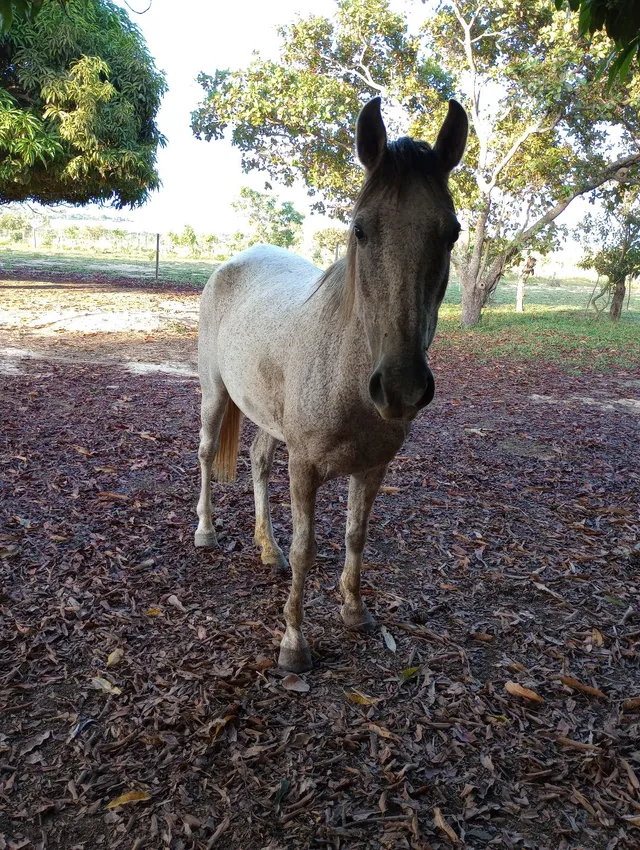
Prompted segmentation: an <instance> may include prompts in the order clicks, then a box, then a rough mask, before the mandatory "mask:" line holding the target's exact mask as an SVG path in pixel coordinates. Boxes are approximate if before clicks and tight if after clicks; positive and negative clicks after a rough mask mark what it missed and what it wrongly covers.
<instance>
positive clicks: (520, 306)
mask: <svg viewBox="0 0 640 850" xmlns="http://www.w3.org/2000/svg"><path fill="white" fill-rule="evenodd" d="M524 281H525V278H524V275H523V274H521V275H519V276H518V286H517V287H516V313H524Z"/></svg>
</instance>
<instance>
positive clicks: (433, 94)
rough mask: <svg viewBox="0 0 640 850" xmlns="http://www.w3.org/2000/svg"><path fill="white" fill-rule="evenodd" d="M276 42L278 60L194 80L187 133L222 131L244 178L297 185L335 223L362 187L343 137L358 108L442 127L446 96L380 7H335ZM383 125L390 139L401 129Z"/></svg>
mask: <svg viewBox="0 0 640 850" xmlns="http://www.w3.org/2000/svg"><path fill="white" fill-rule="evenodd" d="M280 34H281V37H282V39H283V46H282V52H281V56H280V61H279V62H271V61H267V60H263V59H260V58H257V59H256V60H255V61H254V62H253V63H252V64H251V65H250V66H249V67H248V68H247V69H246V70H243V71H233V72H232V71H228V70H217V71H216V72H215V73H214V74H213V75H207V74H204V73H201V74H199V75H198V81H199V82H200V84H201V85H202V86H203V88H204V91H205V98H204V100H203V102H202V104H201V105H200V107H199V108H198V109H197V110H195V111H194V112H193V114H192V128H193V131H194V133H195V135H196V136H197V137H198V138H204V139H206V140H207V141H209V140H211V139H220V138H222V137H223V136H224V135H225V132H226V131H227V130H230V132H231V141H232V144H233V145H234V146H235V147H237V148H239V150H240V151H241V153H242V167H243V169H244V170H245V171H252V170H254V169H257V170H260V171H266V172H267V173H268V174H269V175H270V176H271V177H272V178H273V179H274V180H278V181H279V182H281V183H284V184H285V185H291V184H292V183H293V182H294V181H295V180H300V179H301V180H303V182H304V183H305V184H306V186H307V189H308V190H309V194H310V195H312V196H314V197H315V201H316V202H315V204H314V209H315V210H317V211H319V212H329V213H331V214H332V215H334V216H336V217H337V218H339V219H341V220H343V221H344V220H346V219H347V217H348V214H349V212H350V210H351V206H352V205H353V200H354V198H355V195H356V194H357V192H358V189H359V187H360V183H361V180H362V175H361V170H360V167H359V166H358V164H357V163H356V161H355V158H354V155H353V131H354V127H355V122H356V118H357V116H358V113H359V111H360V108H361V106H362V104H363V102H364V101H365V100H368V99H369V98H370V97H372V96H374V95H375V94H383V95H384V97H385V100H386V101H387V105H388V103H389V101H391V102H394V103H396V104H397V105H400V104H401V103H405V102H409V103H410V104H411V106H412V109H413V111H414V112H416V113H421V112H425V111H426V112H428V111H430V110H436V111H438V113H439V118H441V119H443V118H444V115H445V113H446V108H445V106H446V104H444V103H443V101H442V98H446V97H449V96H450V95H452V93H453V88H452V86H451V85H450V80H449V78H448V77H446V75H443V74H442V73H441V72H440V69H439V68H438V67H437V66H436V65H435V64H434V63H433V62H432V61H431V60H430V59H428V58H421V57H420V56H419V39H418V38H417V37H416V36H411V37H410V36H409V35H408V33H407V24H406V21H405V20H404V18H403V16H402V15H398V14H395V13H392V12H391V11H390V10H389V8H388V3H387V0H341V2H339V3H338V10H337V15H336V18H335V20H329V19H327V18H322V17H317V16H312V17H310V18H308V19H307V20H298V21H297V22H296V23H294V24H291V25H290V26H288V27H284V28H283V29H281V30H280ZM399 117H400V119H402V118H403V116H402V115H400V116H399ZM440 123H441V122H440ZM387 124H388V127H389V130H390V131H391V132H392V133H393V132H395V131H398V130H399V129H400V127H401V124H402V121H400V122H398V121H397V120H396V121H394V120H391V122H389V121H387ZM434 126H435V124H434Z"/></svg>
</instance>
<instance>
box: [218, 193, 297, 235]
mask: <svg viewBox="0 0 640 850" xmlns="http://www.w3.org/2000/svg"><path fill="white" fill-rule="evenodd" d="M233 208H234V209H235V210H237V211H238V212H239V213H241V214H242V215H243V216H244V217H245V218H246V220H247V223H248V225H249V231H248V232H247V233H237V234H236V236H235V243H236V245H235V247H236V250H242V249H243V248H249V247H250V246H251V245H257V244H258V243H260V242H262V243H265V244H269V245H279V246H280V247H281V248H293V246H294V245H296V244H297V243H298V242H299V240H300V236H301V234H302V223H303V221H304V215H302V213H299V212H298V211H297V210H296V208H295V207H294V206H293V204H292V203H290V202H289V201H284V202H282V203H278V199H277V198H276V197H275V195H272V194H271V193H268V192H256V190H255V189H249V188H248V187H247V186H243V187H242V188H241V189H240V197H239V198H238V200H237V201H234V203H233Z"/></svg>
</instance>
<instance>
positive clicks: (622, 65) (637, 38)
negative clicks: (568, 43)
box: [555, 0, 640, 83]
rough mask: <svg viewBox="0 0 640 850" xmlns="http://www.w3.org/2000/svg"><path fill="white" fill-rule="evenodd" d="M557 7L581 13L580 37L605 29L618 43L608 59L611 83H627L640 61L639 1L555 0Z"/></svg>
mask: <svg viewBox="0 0 640 850" xmlns="http://www.w3.org/2000/svg"><path fill="white" fill-rule="evenodd" d="M555 4H556V8H557V9H562V8H563V7H565V8H566V7H567V6H568V7H569V8H570V9H571V11H573V12H579V15H580V17H579V24H578V25H579V29H580V35H586V34H587V33H591V34H592V35H593V33H596V32H599V31H600V30H603V29H604V30H605V31H606V33H607V35H608V36H609V38H610V39H611V40H612V41H613V43H614V44H615V49H614V50H613V52H612V53H611V55H610V56H609V57H608V65H609V82H610V83H611V82H613V80H614V79H615V78H616V76H619V77H620V79H621V80H624V79H625V78H626V76H627V74H628V73H629V68H630V66H631V63H632V61H633V58H634V56H635V57H636V59H637V60H638V61H640V3H638V0H555Z"/></svg>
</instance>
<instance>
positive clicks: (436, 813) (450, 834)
mask: <svg viewBox="0 0 640 850" xmlns="http://www.w3.org/2000/svg"><path fill="white" fill-rule="evenodd" d="M433 822H434V824H435V825H436V826H437V827H438V829H441V830H442V831H443V832H444V834H445V835H446V836H447V838H450V839H451V841H457V840H458V835H457V833H456V832H455V830H454V829H452V828H451V827H450V826H449V824H448V823H447V822H446V820H445V819H444V818H443V817H442V812H441V811H440V809H439V807H438V806H436V807H435V808H434V810H433Z"/></svg>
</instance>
